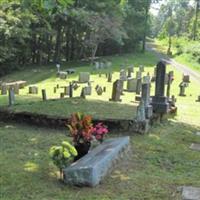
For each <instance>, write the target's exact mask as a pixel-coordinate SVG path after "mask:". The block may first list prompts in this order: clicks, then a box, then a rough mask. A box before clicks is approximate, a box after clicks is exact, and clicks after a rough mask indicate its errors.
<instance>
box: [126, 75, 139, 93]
mask: <svg viewBox="0 0 200 200" xmlns="http://www.w3.org/2000/svg"><path fill="white" fill-rule="evenodd" d="M136 87H137V79H136V78H128V81H127V91H128V92H136Z"/></svg>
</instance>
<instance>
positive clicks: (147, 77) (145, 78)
mask: <svg viewBox="0 0 200 200" xmlns="http://www.w3.org/2000/svg"><path fill="white" fill-rule="evenodd" d="M142 79H143V81H142V82H143V83H150V82H151V77H150V75H147V76H144V77H143V78H142Z"/></svg>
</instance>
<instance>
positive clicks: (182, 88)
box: [179, 82, 187, 97]
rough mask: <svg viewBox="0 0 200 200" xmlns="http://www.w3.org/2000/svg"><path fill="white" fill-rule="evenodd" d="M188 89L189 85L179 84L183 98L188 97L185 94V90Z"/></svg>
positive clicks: (180, 94)
mask: <svg viewBox="0 0 200 200" xmlns="http://www.w3.org/2000/svg"><path fill="white" fill-rule="evenodd" d="M186 87H187V83H185V82H181V83H180V84H179V88H180V92H179V96H182V97H185V96H186V94H185V88H186Z"/></svg>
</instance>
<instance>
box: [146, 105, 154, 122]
mask: <svg viewBox="0 0 200 200" xmlns="http://www.w3.org/2000/svg"><path fill="white" fill-rule="evenodd" d="M145 115H146V118H147V119H150V118H151V117H152V116H153V107H152V105H148V106H147V107H146V108H145Z"/></svg>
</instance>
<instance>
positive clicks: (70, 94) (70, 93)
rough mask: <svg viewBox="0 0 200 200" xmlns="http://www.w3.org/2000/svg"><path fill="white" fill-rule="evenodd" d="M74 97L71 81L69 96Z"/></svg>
mask: <svg viewBox="0 0 200 200" xmlns="http://www.w3.org/2000/svg"><path fill="white" fill-rule="evenodd" d="M72 97H73V83H71V82H70V83H69V98H72Z"/></svg>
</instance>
